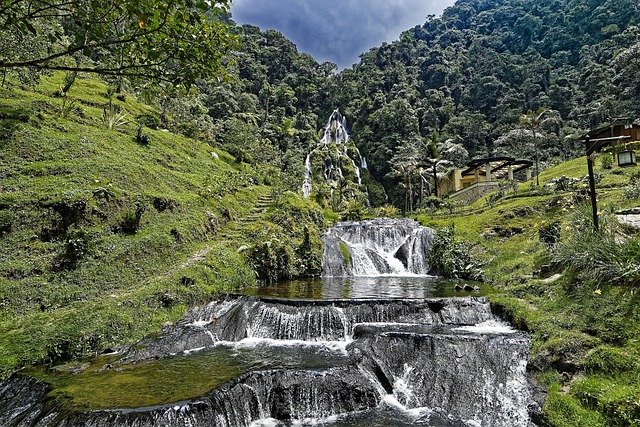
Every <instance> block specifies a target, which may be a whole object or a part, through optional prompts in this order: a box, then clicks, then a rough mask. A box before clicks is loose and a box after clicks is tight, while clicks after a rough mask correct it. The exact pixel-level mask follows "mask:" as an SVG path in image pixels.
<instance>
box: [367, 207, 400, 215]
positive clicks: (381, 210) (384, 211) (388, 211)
mask: <svg viewBox="0 0 640 427" xmlns="http://www.w3.org/2000/svg"><path fill="white" fill-rule="evenodd" d="M373 213H374V215H375V217H376V218H397V217H399V216H400V210H399V209H398V208H397V207H395V206H393V205H384V206H380V207H378V208H375V209H374V211H373Z"/></svg>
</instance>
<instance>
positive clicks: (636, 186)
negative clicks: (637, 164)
mask: <svg viewBox="0 0 640 427" xmlns="http://www.w3.org/2000/svg"><path fill="white" fill-rule="evenodd" d="M624 194H625V196H626V197H627V198H629V199H636V200H637V199H640V172H636V173H634V174H633V175H631V176H630V177H629V185H628V186H627V188H626V190H625V192H624Z"/></svg>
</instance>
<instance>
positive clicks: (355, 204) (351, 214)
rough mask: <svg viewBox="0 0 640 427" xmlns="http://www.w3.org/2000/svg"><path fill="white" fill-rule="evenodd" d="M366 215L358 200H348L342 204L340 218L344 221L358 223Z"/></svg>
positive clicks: (362, 205) (365, 209)
mask: <svg viewBox="0 0 640 427" xmlns="http://www.w3.org/2000/svg"><path fill="white" fill-rule="evenodd" d="M366 215H367V208H366V207H365V206H364V204H363V203H362V202H360V201H358V200H349V201H347V202H346V203H345V204H344V209H343V211H342V212H341V213H340V216H341V217H342V219H343V220H345V221H360V220H362V219H363V218H364V217H365V216H366Z"/></svg>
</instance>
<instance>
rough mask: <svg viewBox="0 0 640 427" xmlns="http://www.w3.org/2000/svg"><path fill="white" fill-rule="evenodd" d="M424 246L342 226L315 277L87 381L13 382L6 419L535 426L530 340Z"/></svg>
mask: <svg viewBox="0 0 640 427" xmlns="http://www.w3.org/2000/svg"><path fill="white" fill-rule="evenodd" d="M432 237H433V232H432V230H430V229H427V228H424V227H421V226H419V225H418V224H417V223H415V222H414V221H411V220H373V221H366V222H361V223H340V224H338V225H337V226H335V227H334V228H332V229H331V230H329V232H328V233H327V234H326V235H325V238H324V242H325V256H324V267H323V271H324V272H325V274H326V277H324V278H323V279H318V280H312V281H297V282H288V283H281V284H277V285H273V286H269V287H261V288H258V289H254V290H251V291H250V292H247V293H245V294H238V295H223V296H220V297H219V298H218V299H217V300H215V301H212V302H211V303H209V304H207V305H205V306H201V307H196V308H194V309H192V310H190V311H189V312H188V313H187V314H186V315H185V316H184V318H183V319H182V320H180V321H178V322H177V323H175V324H173V325H168V326H166V327H165V328H164V329H163V330H162V332H160V333H159V334H157V335H155V336H151V337H148V338H146V339H144V340H142V341H140V342H138V343H137V344H136V345H134V346H132V347H130V348H128V349H127V350H126V351H125V352H123V353H121V354H118V355H117V356H115V357H114V358H113V360H109V361H106V360H103V361H101V362H100V363H94V365H95V366H96V367H95V368H89V369H86V371H84V372H81V373H70V372H66V373H51V372H50V370H49V369H44V371H43V370H40V371H38V370H33V371H26V372H22V373H19V374H15V375H13V376H12V377H11V378H10V379H9V380H7V381H5V382H4V383H3V384H0V425H3V426H5V425H6V426H78V425H83V426H96V427H97V426H140V427H146V426H149V427H150V426H212V425H215V426H221V427H227V426H228V427H236V426H247V427H248V426H256V427H257V426H288V425H299V426H307V425H323V426H442V427H444V426H451V427H453V426H467V427H479V426H486V427H528V426H533V425H534V424H533V422H532V421H531V419H530V415H529V412H530V410H532V409H535V408H534V407H535V405H536V404H535V402H534V401H533V400H534V399H533V397H532V394H533V393H532V390H531V387H530V382H529V379H528V376H527V369H526V368H527V358H528V355H529V337H528V336H527V335H526V334H525V333H522V332H519V331H516V330H514V329H513V328H511V327H510V326H509V325H508V324H507V323H505V322H503V321H502V320H500V319H499V318H497V317H496V316H495V315H494V314H493V313H492V311H491V307H490V305H489V303H488V302H487V300H486V299H485V297H484V295H485V294H486V293H488V292H491V290H490V289H488V288H487V287H484V286H477V285H476V284H473V285H470V286H471V287H470V288H469V291H467V292H460V291H456V290H454V284H453V283H452V282H447V281H442V280H439V279H437V278H434V277H432V276H429V266H428V263H427V260H428V253H429V250H430V245H431V241H432ZM474 286H475V289H473V290H471V289H472V288H473V287H474ZM43 372H44V373H43ZM61 396H62V397H61Z"/></svg>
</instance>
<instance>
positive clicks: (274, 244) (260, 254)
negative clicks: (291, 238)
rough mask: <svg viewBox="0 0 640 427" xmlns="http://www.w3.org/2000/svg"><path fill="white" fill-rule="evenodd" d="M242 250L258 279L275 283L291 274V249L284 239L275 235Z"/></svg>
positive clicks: (288, 277) (289, 276)
mask: <svg viewBox="0 0 640 427" xmlns="http://www.w3.org/2000/svg"><path fill="white" fill-rule="evenodd" d="M244 252H245V253H246V256H247V260H248V263H249V265H250V266H251V268H252V269H253V271H254V273H255V275H256V277H257V278H258V280H260V281H263V282H266V283H275V282H277V281H279V280H282V279H290V278H291V277H292V276H293V274H292V271H291V258H292V250H291V248H290V247H289V246H288V245H287V244H286V243H285V242H284V241H282V240H280V239H278V238H276V237H272V238H271V239H270V240H266V241H263V242H261V243H258V244H255V245H252V246H249V247H247V248H245V249H244Z"/></svg>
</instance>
